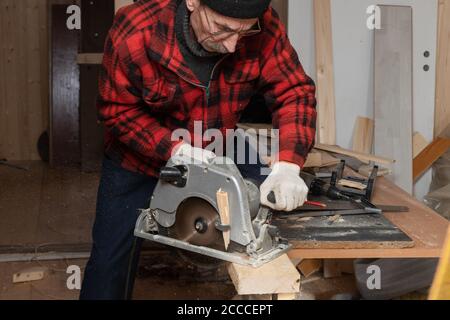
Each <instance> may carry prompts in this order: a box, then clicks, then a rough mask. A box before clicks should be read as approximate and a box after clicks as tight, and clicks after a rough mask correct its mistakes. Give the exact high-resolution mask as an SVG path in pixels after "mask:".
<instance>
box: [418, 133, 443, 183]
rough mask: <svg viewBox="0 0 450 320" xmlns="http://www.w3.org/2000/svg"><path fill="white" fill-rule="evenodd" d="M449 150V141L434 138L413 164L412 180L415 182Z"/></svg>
mask: <svg viewBox="0 0 450 320" xmlns="http://www.w3.org/2000/svg"><path fill="white" fill-rule="evenodd" d="M449 148H450V139H446V138H440V137H438V138H436V139H435V140H434V141H433V142H432V143H431V144H430V145H428V146H427V147H426V148H425V149H424V150H423V151H422V152H421V153H420V154H419V155H418V156H417V157H416V158H415V159H414V162H413V178H414V181H417V180H418V179H419V178H420V177H421V176H422V175H423V174H424V173H425V172H426V171H427V170H428V169H429V168H431V166H432V165H433V163H435V162H436V161H437V160H438V159H439V158H440V157H442V156H443V155H444V153H446V152H447V150H448V149H449Z"/></svg>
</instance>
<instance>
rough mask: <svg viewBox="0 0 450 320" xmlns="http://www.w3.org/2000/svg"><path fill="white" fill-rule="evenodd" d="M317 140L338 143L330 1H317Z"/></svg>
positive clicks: (315, 18)
mask: <svg viewBox="0 0 450 320" xmlns="http://www.w3.org/2000/svg"><path fill="white" fill-rule="evenodd" d="M314 25H315V39H316V41H315V42H316V70H317V103H318V107H317V110H318V115H317V128H318V131H317V136H318V142H320V143H324V144H330V145H335V144H336V106H335V94H334V64H333V40H332V31H331V4H330V0H314Z"/></svg>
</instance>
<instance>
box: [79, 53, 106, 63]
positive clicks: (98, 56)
mask: <svg viewBox="0 0 450 320" xmlns="http://www.w3.org/2000/svg"><path fill="white" fill-rule="evenodd" d="M102 60H103V53H79V54H78V55H77V63H78V64H102Z"/></svg>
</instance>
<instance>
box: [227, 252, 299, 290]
mask: <svg viewBox="0 0 450 320" xmlns="http://www.w3.org/2000/svg"><path fill="white" fill-rule="evenodd" d="M228 273H229V274H230V277H231V280H232V281H233V284H234V286H235V287H236V291H237V293H238V294H239V295H264V294H281V293H284V294H286V293H298V292H299V291H300V274H299V272H298V271H297V269H296V268H295V266H294V265H293V264H292V262H291V260H289V258H288V256H287V255H286V254H284V255H282V256H281V257H279V258H278V259H275V260H273V261H271V262H269V263H266V264H265V265H263V266H262V267H260V268H252V267H249V266H242V265H238V264H235V263H232V264H230V265H229V267H228Z"/></svg>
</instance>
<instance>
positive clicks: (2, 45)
mask: <svg viewBox="0 0 450 320" xmlns="http://www.w3.org/2000/svg"><path fill="white" fill-rule="evenodd" d="M48 86H49V85H48V36H47V1H43V0H20V1H16V0H1V1H0V158H7V159H8V160H38V159H39V156H38V153H37V148H36V144H37V140H38V138H39V136H40V134H41V133H42V132H43V131H44V130H46V128H47V126H48Z"/></svg>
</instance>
